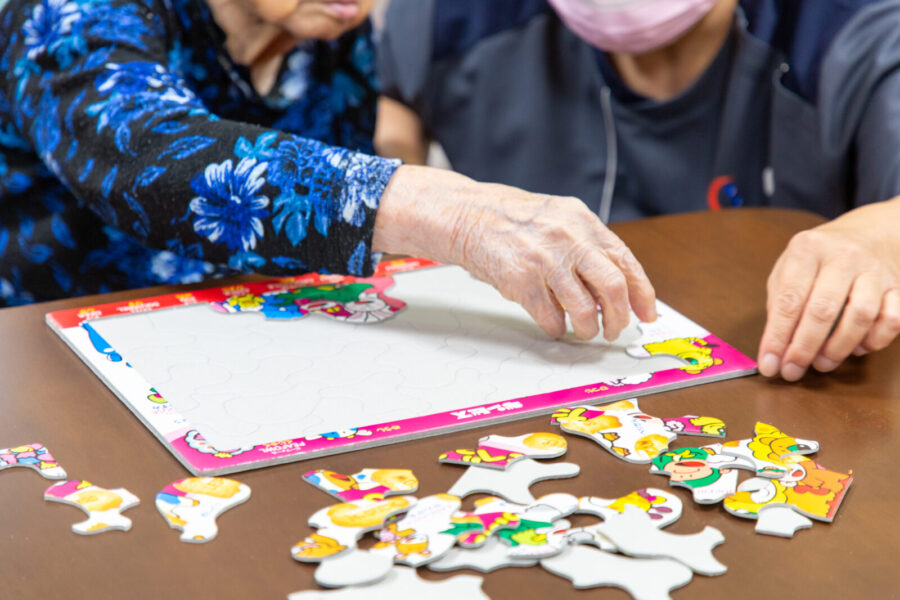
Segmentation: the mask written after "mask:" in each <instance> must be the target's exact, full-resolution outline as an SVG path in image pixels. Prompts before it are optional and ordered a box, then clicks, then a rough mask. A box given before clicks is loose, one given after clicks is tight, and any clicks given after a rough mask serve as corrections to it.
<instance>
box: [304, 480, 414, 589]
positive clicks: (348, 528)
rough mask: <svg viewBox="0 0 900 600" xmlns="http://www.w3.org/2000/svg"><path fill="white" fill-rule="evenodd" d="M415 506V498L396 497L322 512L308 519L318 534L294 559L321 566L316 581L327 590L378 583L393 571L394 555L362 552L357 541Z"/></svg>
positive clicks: (361, 501) (362, 500)
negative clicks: (386, 521) (391, 518)
mask: <svg viewBox="0 0 900 600" xmlns="http://www.w3.org/2000/svg"><path fill="white" fill-rule="evenodd" d="M416 502H417V500H416V498H415V497H413V496H395V497H391V498H382V499H377V500H371V499H359V500H354V501H352V502H342V503H340V504H334V505H332V506H328V507H326V508H323V509H321V510H319V511H317V512H316V513H315V514H313V515H312V516H311V517H310V518H309V526H310V527H313V528H315V529H317V530H318V531H317V532H316V533H315V534H312V535H310V536H309V537H307V538H306V539H304V540H302V541H300V542H298V543H297V544H295V545H294V546H293V547H292V548H291V556H293V557H294V560H298V561H300V562H317V563H319V565H318V567H317V568H316V572H315V575H314V577H315V579H316V582H317V583H319V584H320V585H323V586H325V587H340V586H345V585H362V584H366V583H372V582H375V581H378V580H380V579H381V578H382V577H384V576H385V575H387V573H388V572H389V571H390V569H391V566H392V565H393V556H392V553H387V552H369V551H363V550H360V549H359V548H358V547H357V541H358V540H359V538H360V537H362V535H363V534H364V533H366V532H367V531H372V530H374V529H378V528H380V527H382V526H383V524H384V522H385V520H386V519H388V518H389V517H391V516H393V515H396V514H398V513H401V512H404V511H408V510H410V509H411V508H412V507H414V506H415V505H416Z"/></svg>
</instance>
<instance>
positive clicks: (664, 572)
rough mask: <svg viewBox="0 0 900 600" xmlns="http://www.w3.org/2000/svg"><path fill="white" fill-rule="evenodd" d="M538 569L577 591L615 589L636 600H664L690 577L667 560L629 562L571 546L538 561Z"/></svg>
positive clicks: (646, 559)
mask: <svg viewBox="0 0 900 600" xmlns="http://www.w3.org/2000/svg"><path fill="white" fill-rule="evenodd" d="M541 566H542V567H544V568H545V569H546V570H548V571H550V572H551V573H553V574H554V575H559V576H560V577H564V578H566V579H568V580H570V581H571V582H572V585H574V586H575V587H576V588H577V589H585V588H594V587H601V586H604V587H618V588H622V589H624V590H625V591H626V592H628V593H629V594H631V595H632V597H634V598H638V599H639V600H665V599H667V598H669V592H670V591H672V590H674V589H676V588H680V587H683V586H685V585H687V584H688V583H690V581H691V578H692V577H693V573H692V572H691V570H690V569H689V568H687V567H686V566H684V565H683V564H681V563H679V562H677V561H674V560H671V559H668V558H631V557H627V556H620V555H617V554H612V553H610V552H606V551H604V550H598V549H596V548H592V547H590V546H584V545H581V544H570V545H569V546H567V547H566V549H565V550H564V551H563V552H561V553H560V554H557V555H556V556H552V557H550V558H545V559H543V560H541Z"/></svg>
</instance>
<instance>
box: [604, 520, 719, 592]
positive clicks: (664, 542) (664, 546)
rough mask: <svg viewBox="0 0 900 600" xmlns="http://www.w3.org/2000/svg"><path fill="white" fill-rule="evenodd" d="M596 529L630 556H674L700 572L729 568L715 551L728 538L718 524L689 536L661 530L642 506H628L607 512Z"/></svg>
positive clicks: (715, 572)
mask: <svg viewBox="0 0 900 600" xmlns="http://www.w3.org/2000/svg"><path fill="white" fill-rule="evenodd" d="M596 530H597V531H598V532H599V533H600V534H602V535H603V536H605V537H606V538H607V539H608V540H610V541H611V542H612V543H613V544H615V545H616V547H617V548H618V549H619V551H620V552H622V553H624V554H627V555H629V556H636V557H639V558H671V559H673V560H677V561H678V562H680V563H681V564H683V565H685V566H687V567H689V568H690V569H691V570H692V571H694V572H695V573H700V574H701V575H710V576H712V575H722V574H724V573H725V571H727V570H728V568H727V567H726V566H725V565H723V564H722V563H720V562H719V561H718V560H716V558H715V557H714V556H713V554H712V550H713V548H715V547H716V546H718V545H719V544H721V543H722V542H724V541H725V536H724V535H722V532H721V531H719V530H718V529H716V528H715V527H709V526H707V527H704V528H703V531H701V532H699V533H693V534H687V535H679V534H673V533H668V532H666V531H662V530H660V529H658V528H657V527H656V526H655V524H654V523H653V521H652V520H651V519H650V517H649V516H648V515H647V513H645V512H644V511H643V510H641V509H640V508H638V507H636V506H626V507H625V511H624V512H622V513H616V514H613V515H608V516H607V517H606V519H605V520H604V521H603V523H601V524H600V525H598V526H597V527H596Z"/></svg>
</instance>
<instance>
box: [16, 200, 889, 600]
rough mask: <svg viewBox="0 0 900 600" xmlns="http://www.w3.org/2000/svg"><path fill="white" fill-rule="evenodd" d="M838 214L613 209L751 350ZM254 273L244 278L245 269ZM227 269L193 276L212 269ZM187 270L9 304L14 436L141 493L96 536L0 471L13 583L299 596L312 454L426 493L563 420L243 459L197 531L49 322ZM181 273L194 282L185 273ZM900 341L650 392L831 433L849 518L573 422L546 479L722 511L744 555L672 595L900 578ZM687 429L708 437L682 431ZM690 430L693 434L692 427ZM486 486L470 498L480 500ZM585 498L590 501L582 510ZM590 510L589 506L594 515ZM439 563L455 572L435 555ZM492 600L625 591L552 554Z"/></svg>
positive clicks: (823, 587)
mask: <svg viewBox="0 0 900 600" xmlns="http://www.w3.org/2000/svg"><path fill="white" fill-rule="evenodd" d="M819 222H821V219H820V218H819V217H816V216H814V215H812V214H809V213H803V212H793V211H782V210H765V209H742V210H734V211H728V212H721V213H702V214H689V215H681V216H674V217H662V218H656V219H650V220H646V221H642V222H635V223H627V224H623V225H620V226H617V227H615V228H614V229H615V230H616V232H617V233H618V234H619V235H620V236H621V237H622V238H623V239H624V240H625V242H626V243H628V244H629V246H631V248H632V249H633V250H634V252H635V254H636V255H637V257H638V258H639V259H640V260H641V262H642V263H643V264H644V266H645V268H646V270H647V272H648V274H649V275H650V277H651V279H652V281H653V282H654V284H655V286H656V290H657V293H658V295H659V297H660V298H661V299H662V300H664V301H665V302H667V303H669V304H670V305H672V306H673V307H674V308H675V309H676V310H678V311H680V312H682V313H683V314H685V315H687V316H688V317H690V318H692V319H694V320H696V321H697V322H699V323H700V324H702V325H703V326H704V327H705V328H707V329H709V330H710V331H712V332H713V333H714V334H716V335H718V336H719V337H721V338H722V339H724V340H726V341H727V342H729V343H730V344H732V345H734V346H735V347H737V348H738V349H739V350H741V351H742V352H744V353H745V354H748V355H749V356H752V357H755V356H756V349H757V343H758V341H759V337H760V334H761V332H762V328H763V324H764V320H765V309H764V307H765V281H766V276H767V274H768V272H769V269H770V268H771V266H772V265H773V264H774V261H775V259H776V258H777V257H778V255H779V253H780V252H781V250H782V248H784V246H785V244H786V243H787V241H788V240H789V239H790V237H791V236H792V235H793V234H794V233H796V232H797V231H800V230H802V229H806V228H808V227H811V226H814V225H816V224H818V223H819ZM246 279H247V278H242V279H238V281H240V280H246ZM209 285H210V284H208V283H207V284H206V285H199V286H192V287H194V288H197V287H208V286H209ZM175 289H176V288H173V287H162V288H154V289H150V290H133V291H128V292H121V293H116V294H110V295H108V296H103V297H101V298H75V299H71V300H63V301H58V302H52V303H46V304H38V305H34V306H28V307H22V308H11V309H4V310H0V339H2V340H3V359H2V361H0V447H8V446H15V445H19V444H25V443H31V442H41V443H43V444H45V445H46V446H47V447H48V448H49V449H50V450H51V452H52V453H53V454H54V455H55V457H56V458H57V459H58V460H59V461H60V462H61V464H62V465H63V466H64V467H65V468H66V470H67V471H68V474H69V477H70V478H76V479H87V480H89V481H91V482H93V483H96V484H97V485H101V486H104V487H109V488H114V487H125V488H127V489H129V490H130V491H132V492H133V493H135V494H137V496H138V497H140V498H141V505H140V506H138V507H137V508H134V509H131V510H128V511H127V512H126V513H125V514H126V515H127V516H128V517H130V518H131V519H132V520H133V521H134V526H133V528H132V530H131V531H130V532H127V533H126V532H110V533H104V534H100V535H96V536H79V535H76V534H74V533H72V532H71V531H70V527H71V525H72V523H74V522H76V521H78V520H82V519H83V513H82V512H81V511H79V510H78V509H76V508H73V507H70V506H66V505H62V504H56V503H49V502H45V501H44V500H42V493H43V491H44V489H45V488H46V487H47V486H48V485H49V484H50V483H51V482H50V481H48V480H45V479H43V478H41V477H39V476H38V475H37V474H36V473H34V472H33V471H31V470H30V469H21V468H14V469H8V470H5V471H3V472H0V599H3V600H7V599H15V600H19V599H30V598H67V599H76V598H91V599H97V598H200V599H207V598H210V599H225V598H228V599H230V598H284V597H285V596H286V595H287V594H288V593H290V592H294V591H297V590H302V589H316V588H317V586H316V584H315V583H314V581H313V570H314V567H313V566H311V565H306V564H300V563H298V562H296V561H294V560H293V559H292V558H291V555H290V547H291V546H292V545H293V544H294V543H296V542H297V541H299V540H300V539H302V538H303V537H305V536H306V535H308V534H309V533H310V529H309V528H308V527H307V525H306V520H307V518H308V517H309V515H311V514H312V513H313V512H315V511H316V510H318V509H319V508H322V507H324V506H326V505H328V504H330V503H332V501H331V500H330V499H329V497H328V496H326V495H325V494H323V493H322V492H320V491H317V490H315V489H313V488H312V487H311V486H310V485H309V484H307V483H305V482H304V481H303V480H302V479H301V474H302V473H303V472H305V471H307V470H310V469H313V468H329V469H333V470H337V471H340V472H343V473H353V472H355V471H356V470H359V469H361V468H364V467H398V468H410V469H412V470H413V471H414V472H415V473H416V474H417V476H418V477H419V480H420V488H419V492H418V495H419V496H425V495H428V494H434V493H438V492H442V491H445V490H447V489H449V487H450V486H451V485H452V484H453V482H454V481H455V480H456V478H458V477H459V476H460V475H461V469H460V468H459V467H455V466H449V465H440V464H438V462H437V455H438V454H439V453H440V452H442V451H444V450H446V449H448V448H454V447H468V446H470V445H471V444H472V443H474V442H475V441H476V440H477V438H478V437H480V436H482V435H487V434H488V433H498V434H505V435H517V434H521V433H525V432H529V431H553V430H554V429H555V428H553V427H552V426H550V424H549V419H548V418H547V417H539V418H531V419H528V420H523V421H517V422H513V423H507V424H502V425H494V426H490V427H489V428H482V429H475V430H469V431H465V432H460V433H455V434H448V435H443V436H439V437H433V438H428V439H424V440H418V441H413V442H406V443H401V444H396V445H392V446H388V447H381V448H373V449H370V450H363V451H358V452H352V453H348V454H341V455H337V456H331V457H327V458H322V459H318V460H312V461H307V462H302V463H293V464H288V465H282V466H277V467H269V468H266V469H261V470H256V471H249V472H246V473H240V474H238V475H236V476H235V477H236V478H237V479H239V480H241V481H243V482H245V483H247V484H248V485H249V486H250V487H251V488H252V490H253V497H252V498H251V499H250V501H249V502H247V503H246V504H244V505H242V506H239V507H237V508H234V509H232V510H230V511H228V512H226V513H225V514H223V515H222V516H221V517H220V518H219V526H220V531H219V536H218V538H217V539H215V540H214V541H213V542H211V543H208V544H198V545H194V544H185V543H181V542H179V541H178V535H179V532H177V531H176V530H172V529H169V527H168V525H166V523H165V522H164V521H163V519H162V518H161V517H160V515H159V514H158V513H157V511H156V508H155V507H154V497H155V495H156V492H157V491H159V490H160V489H161V488H162V487H163V486H164V485H166V484H167V483H169V482H170V481H173V480H175V479H178V478H181V477H185V476H187V475H188V473H187V472H186V471H185V470H184V469H183V468H182V467H181V466H180V465H179V463H178V462H177V461H176V460H175V459H174V458H173V457H172V456H171V455H170V454H169V452H168V451H167V450H166V449H165V448H164V447H163V446H162V445H161V444H160V443H159V442H158V441H157V440H156V439H155V438H154V437H153V435H151V433H150V432H149V431H148V430H147V429H146V428H145V427H144V426H143V425H141V423H140V422H139V421H138V420H137V419H136V418H135V417H134V416H133V415H132V413H131V412H130V411H129V410H128V408H126V406H125V405H124V404H122V403H121V402H120V401H119V400H118V399H117V398H116V397H115V396H114V395H113V393H112V392H111V391H109V390H108V389H107V388H106V386H105V385H104V384H103V383H102V382H101V381H100V380H99V379H97V377H95V376H94V374H93V373H92V372H91V371H90V370H89V369H88V367H87V366H85V365H84V364H83V363H82V362H81V360H80V359H78V357H76V356H75V354H74V353H72V352H71V351H70V350H69V348H68V347H66V345H65V344H64V343H63V342H62V341H61V340H60V339H59V338H58V337H57V336H56V335H55V334H54V333H53V332H52V331H51V330H50V329H49V328H48V327H47V326H46V325H45V324H44V314H45V313H47V312H49V311H52V310H58V309H61V308H70V307H77V306H84V305H89V304H93V303H98V302H101V301H102V302H111V301H118V300H125V299H132V298H140V297H145V296H150V295H157V294H162V293H170V292H172V291H175ZM178 289H179V290H181V289H182V288H178ZM898 366H900V344H894V345H893V346H891V347H890V348H888V349H887V350H885V351H883V352H880V353H877V354H874V355H872V356H868V357H865V358H862V359H857V358H852V359H850V360H849V361H848V362H847V363H846V364H844V365H843V366H842V367H841V368H839V369H838V370H837V371H836V372H834V373H832V374H830V375H820V374H815V373H813V374H810V375H808V376H807V377H806V378H804V379H803V380H802V382H800V383H798V384H787V383H784V382H781V381H770V380H766V379H764V378H762V377H761V376H758V375H756V376H752V377H744V378H741V379H737V380H732V381H726V382H722V383H717V384H711V385H705V386H698V387H693V388H688V389H684V390H678V391H673V392H667V393H664V394H659V395H655V396H649V397H647V398H646V399H642V400H641V408H643V409H644V410H645V411H647V412H648V413H649V414H653V415H659V416H674V415H681V414H686V413H694V414H708V415H713V416H718V417H720V418H722V419H724V420H725V421H726V423H727V425H728V431H729V438H742V437H749V436H750V435H751V434H752V431H753V426H754V424H755V423H756V422H757V421H764V422H767V423H771V424H773V425H776V426H778V427H780V428H781V429H782V430H784V431H786V432H788V433H791V434H793V435H796V436H798V437H804V438H811V439H815V440H818V441H819V442H820V444H821V449H820V451H819V453H818V455H817V456H816V460H817V461H818V462H820V463H822V464H823V465H825V466H826V467H828V468H831V469H834V470H837V471H844V472H846V471H847V470H851V469H852V471H853V475H854V477H855V480H854V483H853V486H852V488H851V489H850V491H849V493H848V495H847V498H846V499H845V501H844V504H843V506H842V507H841V510H840V511H839V512H838V515H837V518H836V520H835V522H834V523H832V524H824V523H816V524H815V525H814V526H813V528H812V529H811V530H805V531H800V532H798V533H797V534H796V536H795V537H794V538H793V539H781V538H775V537H770V536H764V535H758V534H756V533H754V531H753V524H754V523H753V521H748V520H744V519H738V518H735V517H733V516H730V515H729V514H727V513H726V512H725V510H724V509H723V508H722V507H721V505H713V506H699V505H696V504H694V503H693V502H692V501H691V500H690V494H689V492H688V491H687V490H685V489H683V488H668V482H667V480H666V478H664V477H660V476H657V475H651V474H649V473H648V470H647V467H644V466H636V465H629V464H626V463H624V462H622V461H618V460H615V459H614V458H613V457H612V456H611V455H609V454H608V453H607V452H606V451H605V450H603V449H601V448H600V447H599V446H597V445H595V444H594V443H593V442H591V441H590V440H587V439H584V438H580V437H571V436H570V437H568V441H569V451H568V453H567V455H566V456H565V457H564V458H563V459H561V460H566V461H571V462H575V463H577V464H579V465H581V467H582V473H581V475H579V476H578V477H576V478H574V479H568V480H557V481H547V482H541V483H538V484H536V485H535V486H534V487H533V488H532V492H533V493H534V495H535V496H540V495H542V494H546V493H550V492H568V493H572V494H575V495H577V496H582V495H597V496H604V497H616V496H619V495H623V494H625V493H627V492H629V491H632V490H635V489H639V488H642V487H647V486H655V487H660V488H663V489H671V490H674V491H675V492H676V493H677V494H678V495H679V496H680V497H681V498H682V499H683V500H684V502H685V512H684V515H683V516H682V518H681V520H680V521H678V522H677V523H675V524H673V525H672V526H670V527H669V528H668V531H671V532H676V533H690V532H694V531H699V530H700V529H702V527H703V526H704V525H712V526H714V527H717V528H719V529H720V530H721V531H722V532H723V533H724V534H725V538H726V541H725V543H724V544H723V545H721V546H719V548H718V549H717V550H716V551H715V554H716V556H717V558H718V559H719V560H721V561H722V562H724V563H725V564H726V565H728V573H727V574H725V575H724V576H721V577H712V578H709V577H702V576H695V577H694V580H693V582H691V583H690V584H689V585H688V586H687V587H684V588H682V589H680V590H676V591H675V592H673V594H672V595H673V597H674V598H717V599H721V598H798V599H800V598H838V597H843V596H844V595H845V594H846V595H847V597H850V598H891V597H900V591H898V590H900V566H898V562H897V561H898V551H900V526H898V525H897V523H898V520H897V516H898V515H897V514H895V513H894V512H892V511H894V510H898V512H900V502H898V499H900V475H898V473H895V470H896V468H897V466H896V465H895V464H894V463H895V461H898V460H900V368H898ZM685 440H687V441H689V442H690V441H691V440H699V441H700V442H701V443H703V438H684V439H682V440H681V441H680V442H679V444H680V445H685V444H684V442H685ZM676 445H678V444H676ZM471 500H472V499H471V498H468V499H467V500H466V501H464V507H469V506H471ZM580 519H585V517H575V518H574V519H573V520H574V521H575V522H576V523H579V522H582V521H580ZM589 521H590V519H586V520H585V521H584V522H589ZM419 573H420V575H421V576H423V577H425V578H427V579H434V580H437V579H444V578H446V577H450V576H452V575H454V574H457V573H472V572H470V571H458V572H456V573H440V574H438V573H434V572H431V571H429V570H428V569H424V568H423V569H420V570H419ZM483 589H484V591H485V592H486V593H487V594H488V595H489V596H490V597H491V598H493V599H494V600H500V599H509V598H516V599H518V598H523V599H524V598H550V597H553V598H559V599H561V598H584V597H592V598H593V597H597V598H626V597H627V595H626V594H625V593H624V592H622V591H620V590H616V589H612V588H595V589H593V590H588V591H577V590H574V589H573V588H572V586H571V584H570V583H569V582H568V581H567V580H564V579H561V578H559V577H557V576H555V575H552V574H550V573H548V572H546V571H544V570H543V569H541V568H540V567H532V568H517V569H502V570H499V571H495V572H493V573H490V574H487V575H485V576H484V586H483Z"/></svg>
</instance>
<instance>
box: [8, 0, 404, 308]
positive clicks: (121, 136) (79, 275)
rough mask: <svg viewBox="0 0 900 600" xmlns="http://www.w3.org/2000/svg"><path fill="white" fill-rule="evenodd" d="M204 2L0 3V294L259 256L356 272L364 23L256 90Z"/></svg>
mask: <svg viewBox="0 0 900 600" xmlns="http://www.w3.org/2000/svg"><path fill="white" fill-rule="evenodd" d="M248 82H249V77H248V73H247V71H246V69H244V68H243V67H241V66H238V65H236V64H235V63H234V62H233V61H232V60H231V59H230V57H229V55H228V53H227V52H226V51H225V49H224V34H223V32H222V31H221V30H220V29H219V28H218V27H217V26H216V24H215V22H214V21H213V20H212V16H211V14H210V12H209V9H208V8H207V6H206V4H205V2H203V1H200V0H10V1H9V3H8V4H6V6H5V8H0V306H2V305H4V304H21V303H26V302H32V301H36V300H48V299H52V298H58V297H63V296H72V295H79V294H88V293H98V292H105V291H109V290H114V289H120V288H133V287H142V286H148V285H155V284H164V283H179V282H192V281H199V280H201V279H203V278H205V277H210V276H221V275H225V274H229V273H234V272H240V271H247V270H256V271H261V272H265V273H271V274H278V275H280V274H287V273H296V272H302V271H307V270H327V271H332V272H343V273H351V274H360V275H363V274H369V273H371V271H372V268H373V262H375V261H377V256H373V255H372V253H371V249H370V245H371V236H372V231H373V227H374V220H375V213H376V210H377V208H378V203H379V200H380V198H381V194H382V192H383V190H384V188H385V186H386V185H387V182H388V180H389V178H390V177H391V175H392V174H393V172H394V170H395V169H396V166H397V163H396V161H387V160H384V159H380V158H377V157H373V156H371V155H370V154H369V153H370V152H371V150H372V147H371V135H372V132H373V127H374V100H375V90H374V56H373V46H372V43H371V39H370V29H369V27H368V25H366V26H363V27H362V28H360V29H359V30H357V31H352V32H350V33H348V34H346V35H345V36H343V37H341V38H340V39H338V40H337V41H335V42H332V43H324V42H309V43H306V44H304V45H303V46H301V47H299V48H297V49H296V50H295V51H293V52H292V53H291V54H289V55H288V56H287V57H286V60H285V63H284V66H283V68H282V70H281V73H280V76H279V78H278V81H277V84H276V87H275V90H274V91H273V93H272V94H271V95H270V96H268V97H265V98H263V97H260V96H259V95H258V94H256V92H255V91H254V90H253V88H252V87H251V86H250V85H249V84H248Z"/></svg>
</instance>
